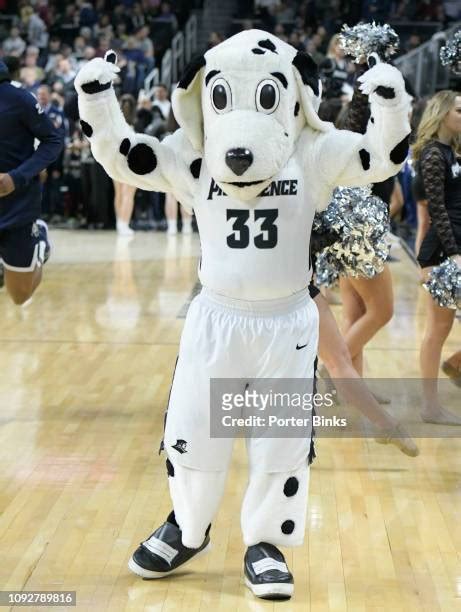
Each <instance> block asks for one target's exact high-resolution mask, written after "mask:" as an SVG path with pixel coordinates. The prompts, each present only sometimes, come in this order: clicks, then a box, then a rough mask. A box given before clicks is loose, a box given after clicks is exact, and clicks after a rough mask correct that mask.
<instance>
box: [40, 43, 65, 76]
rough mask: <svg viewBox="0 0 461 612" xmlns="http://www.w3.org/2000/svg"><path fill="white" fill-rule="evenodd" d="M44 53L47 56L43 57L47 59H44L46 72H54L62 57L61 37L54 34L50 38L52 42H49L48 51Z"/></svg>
mask: <svg viewBox="0 0 461 612" xmlns="http://www.w3.org/2000/svg"><path fill="white" fill-rule="evenodd" d="M44 55H45V57H44V58H43V59H44V60H46V61H44V64H45V72H46V74H49V73H50V72H53V71H54V70H56V68H57V66H58V61H59V59H61V57H62V54H61V39H60V38H59V37H57V36H53V37H52V38H51V39H50V44H49V47H48V51H47V53H46V54H44ZM42 65H43V64H42Z"/></svg>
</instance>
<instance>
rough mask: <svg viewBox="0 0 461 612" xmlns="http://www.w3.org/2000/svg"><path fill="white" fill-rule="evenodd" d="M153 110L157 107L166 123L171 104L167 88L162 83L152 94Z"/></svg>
mask: <svg viewBox="0 0 461 612" xmlns="http://www.w3.org/2000/svg"><path fill="white" fill-rule="evenodd" d="M152 106H153V108H155V107H157V108H158V109H159V110H160V112H161V114H162V117H163V119H164V120H165V121H166V120H167V119H168V117H169V115H170V110H171V102H170V100H169V99H168V88H167V86H166V85H164V84H163V83H160V85H157V87H156V88H155V92H154V103H153V105H152Z"/></svg>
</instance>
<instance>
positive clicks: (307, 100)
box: [292, 51, 331, 132]
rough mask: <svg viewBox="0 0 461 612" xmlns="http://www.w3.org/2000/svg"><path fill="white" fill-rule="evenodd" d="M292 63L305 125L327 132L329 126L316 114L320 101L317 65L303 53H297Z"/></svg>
mask: <svg viewBox="0 0 461 612" xmlns="http://www.w3.org/2000/svg"><path fill="white" fill-rule="evenodd" d="M292 63H293V67H294V73H295V78H296V82H297V83H298V89H299V94H300V98H301V107H302V109H303V112H304V116H305V117H306V122H307V124H308V125H310V126H311V127H313V128H314V129H316V130H320V131H321V132H326V131H328V130H329V129H331V124H330V123H327V122H326V121H322V120H321V119H320V118H319V116H318V114H317V111H318V109H319V106H320V102H321V99H322V81H321V80H320V77H319V71H318V67H317V64H316V63H315V62H314V60H313V59H312V57H311V56H310V55H309V54H308V53H304V52H303V51H298V53H297V54H296V55H295V57H294V58H293V62H292Z"/></svg>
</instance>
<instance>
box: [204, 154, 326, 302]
mask: <svg viewBox="0 0 461 612" xmlns="http://www.w3.org/2000/svg"><path fill="white" fill-rule="evenodd" d="M204 170H205V169H204ZM202 172H203V170H202ZM203 178H204V177H203ZM201 179H202V176H201ZM206 179H207V180H201V182H202V185H203V189H202V191H201V193H199V194H197V197H196V199H195V201H194V210H195V214H196V216H197V222H198V225H199V228H200V242H201V247H202V259H201V264H200V270H199V277H200V280H201V282H202V284H203V285H204V286H206V287H208V288H209V289H212V290H213V291H215V292H216V293H219V294H221V295H226V296H228V297H234V298H236V299H241V300H267V299H277V298H279V297H283V296H287V295H290V294H293V293H297V292H298V291H301V290H302V289H304V288H305V287H306V286H307V284H308V282H309V276H310V274H309V236H310V230H311V227H312V221H313V216H314V210H315V203H314V202H311V201H310V197H309V193H308V190H306V188H305V185H304V180H303V177H302V173H301V170H300V167H299V165H298V163H297V160H296V158H295V157H293V158H292V159H291V160H290V162H289V163H288V164H287V166H286V167H285V168H284V170H282V172H281V173H280V174H279V175H278V176H277V177H275V178H274V180H273V181H272V183H271V184H270V185H269V186H268V187H267V188H266V189H265V190H264V191H263V192H262V193H261V194H260V196H259V197H257V198H255V199H254V200H251V201H249V202H242V201H239V200H234V199H232V198H230V197H228V196H227V195H226V194H225V193H223V191H222V190H221V189H220V188H219V186H218V185H217V184H216V183H215V181H214V180H213V178H212V177H211V176H209V175H208V176H207V177H206ZM243 271H244V274H242V272H243Z"/></svg>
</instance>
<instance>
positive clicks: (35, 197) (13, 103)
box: [0, 60, 64, 230]
mask: <svg viewBox="0 0 461 612" xmlns="http://www.w3.org/2000/svg"><path fill="white" fill-rule="evenodd" d="M35 139H37V140H39V141H40V145H39V146H38V148H37V150H34V141H35ZM63 145H64V139H63V131H62V130H56V129H55V127H54V126H53V124H52V122H51V121H50V119H49V118H48V117H47V116H46V114H45V113H44V112H43V111H42V110H41V109H40V105H39V104H38V102H37V100H36V99H35V98H34V96H32V95H31V94H30V93H28V92H27V91H25V90H23V89H19V88H17V87H15V86H14V85H11V83H10V77H9V75H8V71H7V68H6V66H5V64H4V63H3V62H2V61H1V60H0V173H6V174H9V175H10V176H11V178H12V179H13V182H14V184H15V187H16V189H15V190H14V191H13V193H11V194H10V195H8V196H6V197H3V198H2V197H0V230H2V229H6V228H9V227H19V226H21V225H27V224H28V223H31V222H32V221H35V219H37V218H38V217H40V211H41V186H40V182H39V177H38V175H39V174H40V172H41V171H42V170H44V169H45V168H47V167H48V166H49V165H50V164H51V163H53V162H54V161H55V159H56V158H57V157H58V156H59V154H60V152H61V150H62V148H63Z"/></svg>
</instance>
